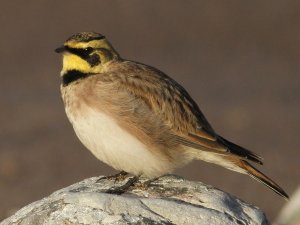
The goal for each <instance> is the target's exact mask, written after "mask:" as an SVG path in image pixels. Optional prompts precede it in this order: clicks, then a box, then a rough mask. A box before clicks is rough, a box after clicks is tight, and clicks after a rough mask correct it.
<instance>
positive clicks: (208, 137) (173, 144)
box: [56, 32, 288, 198]
mask: <svg viewBox="0 0 300 225" xmlns="http://www.w3.org/2000/svg"><path fill="white" fill-rule="evenodd" d="M56 52H58V53H62V55H63V68H62V71H61V77H62V85H61V93H62V98H63V101H64V104H65V110H66V114H67V116H68V118H69V120H70V122H71V123H72V125H73V127H74V130H75V132H76V135H77V136H78V138H79V139H80V141H81V142H82V143H83V144H84V145H85V147H86V148H87V149H89V150H90V151H91V152H92V153H93V154H94V155H95V156H96V157H97V158H98V159H99V160H101V161H103V162H104V163H106V164H108V165H110V166H112V167H113V168H115V169H116V170H121V171H126V172H128V173H131V174H133V175H136V176H139V175H144V176H146V177H148V178H155V177H159V176H161V175H164V174H166V173H170V172H172V171H173V170H174V169H176V168H178V167H181V166H184V165H186V164H187V163H190V162H191V161H192V160H204V161H206V162H209V163H214V164H217V165H220V166H223V167H225V168H227V169H230V170H233V171H236V172H239V173H243V174H248V175H250V176H251V177H252V178H254V179H256V180H258V181H259V182H262V183H263V184H265V185H266V186H268V187H269V188H271V189H272V190H273V191H275V192H276V193H277V194H279V195H281V196H283V197H285V198H288V195H287V194H286V193H285V192H284V190H283V189H282V188H280V187H279V185H277V184H276V183H275V182H274V181H272V180H271V179H270V178H268V177H267V176H266V175H264V174H263V173H261V172H260V171H258V170H257V169H255V168H254V167H253V166H252V165H250V164H249V162H248V161H252V162H255V163H259V164H262V158H261V157H260V156H258V155H257V154H255V153H253V152H251V151H249V150H247V149H245V148H243V147H240V146H238V145H236V144H234V143H232V142H230V141H228V140H226V139H225V138H223V137H221V136H219V135H218V134H217V133H216V132H215V131H214V130H213V128H212V127H211V125H210V124H209V123H208V121H207V120H206V119H205V117H204V115H203V114H202V112H201V111H200V109H199V107H198V105H197V104H196V102H195V101H194V100H193V99H192V98H191V97H190V95H189V94H188V93H187V91H186V90H185V89H184V88H183V87H182V86H181V85H180V84H178V83H177V82H176V81H175V80H173V79H172V78H170V77H169V76H167V75H166V74H164V73H163V72H161V71H159V70H158V69H155V68H153V67H151V66H147V65H145V64H141V63H137V62H133V61H129V60H124V59H122V58H121V57H120V55H119V54H118V53H117V51H116V50H115V49H114V48H113V47H112V45H111V44H110V43H109V42H108V41H107V39H106V38H105V37H104V36H103V35H101V34H98V33H94V32H82V33H78V34H75V35H73V36H71V37H70V38H69V39H67V40H66V41H65V43H64V44H63V46H62V47H60V48H57V49H56Z"/></svg>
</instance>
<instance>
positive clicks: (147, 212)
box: [0, 175, 269, 225]
mask: <svg viewBox="0 0 300 225" xmlns="http://www.w3.org/2000/svg"><path fill="white" fill-rule="evenodd" d="M130 179H132V177H123V179H117V180H116V179H115V178H107V177H93V178H89V179H86V180H83V181H81V182H79V183H76V184H74V185H71V186H69V187H66V188H64V189H61V190H59V191H56V192H54V193H53V194H51V195H50V196H49V197H46V198H44V199H41V200H39V201H36V202H33V203H31V204H30V205H28V206H26V207H24V208H22V209H21V210H19V211H18V212H17V213H16V214H15V215H13V216H11V217H9V218H7V219H6V220H4V221H2V222H1V223H0V225H12V224H18V225H25V224H28V225H29V224H30V225H32V224H39V225H41V224H45V225H46V224H47V225H54V224H55V225H60V224H64V225H75V224H76V225H77V224H81V225H82V224H84V225H85V224H91V225H96V224H97V225H98V224H115V225H123V224H124V225H125V224H136V225H138V224H151V225H159V224H164V225H171V224H182V225H188V224H210V225H214V224H218V225H220V224H226V225H230V224H236V225H237V224H238V225H247V224H263V225H267V224H269V222H268V221H267V219H266V217H265V215H264V213H263V212H262V211H261V210H260V209H258V208H257V207H255V206H252V205H250V204H247V203H245V202H243V201H241V200H239V199H237V198H235V197H233V196H232V195H230V194H227V193H225V192H222V191H220V190H218V189H216V188H214V187H212V186H209V185H205V184H203V183H201V182H191V181H187V180H184V179H182V178H180V177H177V176H173V175H168V176H164V177H162V178H159V179H158V180H156V181H153V182H151V183H150V184H149V185H148V186H147V185H145V184H143V182H145V180H144V179H141V180H139V181H138V182H137V183H136V184H135V185H134V186H131V187H130V188H129V189H128V190H127V191H126V192H124V193H122V194H121V193H118V192H119V191H118V189H120V187H121V186H123V185H124V184H126V183H127V182H128V181H129V180H130ZM108 192H109V193H108ZM114 193H115V194H114Z"/></svg>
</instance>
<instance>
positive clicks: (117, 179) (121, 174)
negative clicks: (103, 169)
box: [96, 171, 128, 183]
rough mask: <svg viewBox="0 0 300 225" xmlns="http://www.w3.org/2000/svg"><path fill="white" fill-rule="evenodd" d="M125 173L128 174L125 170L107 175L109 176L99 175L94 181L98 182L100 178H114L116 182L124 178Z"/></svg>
mask: <svg viewBox="0 0 300 225" xmlns="http://www.w3.org/2000/svg"><path fill="white" fill-rule="evenodd" d="M127 175H128V173H127V172H125V171H121V172H119V173H116V174H113V175H109V176H106V177H101V178H100V179H98V180H97V181H96V183H99V182H100V181H101V180H104V179H105V180H115V183H116V182H119V181H122V180H125V178H126V176H127Z"/></svg>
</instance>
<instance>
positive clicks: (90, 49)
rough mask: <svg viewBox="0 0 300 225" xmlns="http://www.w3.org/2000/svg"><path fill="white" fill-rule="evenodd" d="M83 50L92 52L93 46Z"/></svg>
mask: <svg viewBox="0 0 300 225" xmlns="http://www.w3.org/2000/svg"><path fill="white" fill-rule="evenodd" d="M83 50H84V51H85V52H92V51H93V48H91V47H87V48H84V49H83Z"/></svg>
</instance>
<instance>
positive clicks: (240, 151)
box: [218, 136, 263, 165]
mask: <svg viewBox="0 0 300 225" xmlns="http://www.w3.org/2000/svg"><path fill="white" fill-rule="evenodd" d="M218 140H219V141H220V142H221V143H222V144H223V145H225V146H226V147H227V148H228V149H229V151H230V152H232V153H233V154H236V155H238V156H241V157H243V158H245V159H248V160H251V161H253V162H255V163H258V164H260V165H262V164H263V162H262V160H263V158H262V157H260V156H259V155H257V154H255V153H254V152H251V151H249V150H248V149H245V148H243V147H241V146H238V145H236V144H234V143H232V142H230V141H227V140H226V139H225V138H222V137H221V136H218Z"/></svg>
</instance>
